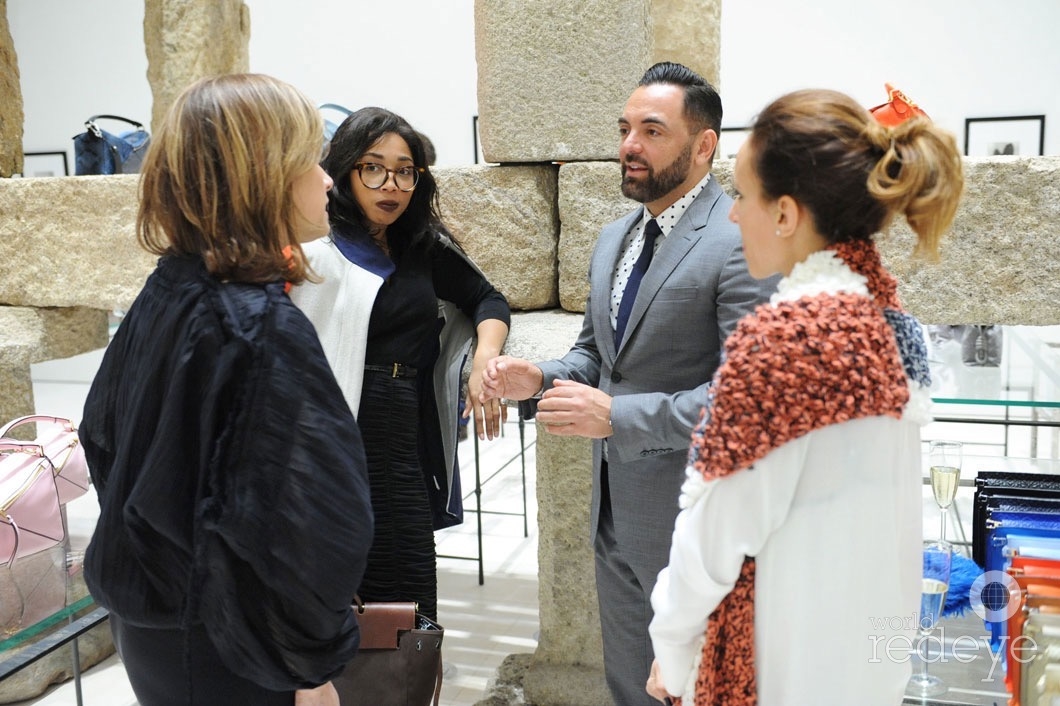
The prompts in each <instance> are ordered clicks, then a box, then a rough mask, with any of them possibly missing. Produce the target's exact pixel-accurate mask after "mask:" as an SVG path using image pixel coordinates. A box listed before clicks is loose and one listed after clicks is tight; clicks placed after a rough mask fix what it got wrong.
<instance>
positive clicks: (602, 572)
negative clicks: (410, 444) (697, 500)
mask: <svg viewBox="0 0 1060 706" xmlns="http://www.w3.org/2000/svg"><path fill="white" fill-rule="evenodd" d="M721 113H722V109H721V99H720V98H719V97H718V94H717V92H716V91H715V90H714V88H713V87H712V86H710V84H708V83H707V82H706V81H705V80H704V79H703V78H701V77H700V76H698V75H696V74H695V73H694V72H692V71H691V70H689V69H688V68H686V67H684V66H681V65H680V64H673V63H669V62H664V63H661V64H656V65H655V66H653V67H651V68H650V69H648V71H647V72H646V73H645V74H644V76H643V78H642V79H641V81H640V84H639V86H638V88H637V89H636V90H635V91H634V92H633V94H632V95H631V96H630V98H629V101H628V102H627V103H626V106H625V109H624V110H623V113H622V116H621V117H620V118H619V121H618V126H619V134H620V136H621V140H622V142H621V146H620V149H619V158H620V161H621V165H622V193H623V194H624V195H625V196H627V197H628V198H631V199H633V200H635V201H639V202H640V203H642V204H643V207H642V208H638V209H636V210H635V211H634V212H633V213H631V214H630V215H628V216H626V217H625V218H622V219H620V220H618V221H616V222H614V223H611V224H610V225H608V226H606V227H605V228H604V229H603V231H602V232H601V234H600V238H599V240H598V241H597V244H596V249H595V250H594V252H593V256H592V260H591V263H590V268H589V279H590V289H589V298H588V300H587V301H586V304H585V321H584V324H583V326H582V331H581V334H580V335H579V336H578V340H577V342H576V343H575V344H574V347H573V348H571V350H570V352H569V353H567V354H566V355H565V356H564V357H563V358H562V359H560V360H553V361H548V362H544V363H539V364H537V365H534V364H532V363H530V362H528V361H526V360H522V359H517V358H511V357H508V356H501V357H499V358H495V359H493V360H492V361H490V363H489V364H488V365H487V368H486V371H485V372H484V374H483V384H484V389H485V392H484V395H486V396H489V397H506V398H509V399H516V400H523V399H528V398H531V397H540V400H539V402H538V404H537V419H538V421H539V422H541V423H542V424H544V425H545V426H546V428H547V429H548V431H549V432H550V433H553V434H563V435H577V436H584V437H589V438H592V439H596V440H597V441H595V442H594V443H593V497H592V511H591V517H590V519H591V523H592V524H591V540H592V542H593V547H594V551H595V555H596V585H597V594H598V599H599V602H600V620H601V627H602V632H603V640H604V665H605V671H606V674H607V682H608V686H609V688H610V690H611V693H612V695H613V696H614V699H615V703H616V704H619V706H631V705H634V704H645V705H650V704H654V705H655V706H658V702H657V701H655V700H654V699H652V698H651V697H650V696H648V694H647V693H646V692H645V690H644V685H645V683H646V682H647V679H648V672H649V670H650V668H651V662H652V657H653V653H652V647H651V640H650V638H649V637H648V623H649V622H651V618H652V611H651V603H650V598H651V591H652V588H653V587H654V586H655V580H656V577H657V576H658V573H659V571H660V570H661V569H662V568H663V567H664V566H666V564H667V561H668V559H669V551H670V537H671V534H672V532H673V526H674V519H675V518H676V516H677V512H678V506H677V498H678V495H679V492H680V487H681V483H682V482H683V480H684V468H685V462H686V458H687V454H688V445H689V441H690V437H691V432H692V427H693V425H694V424H695V423H696V421H697V420H698V417H699V413H700V410H701V409H702V408H703V406H704V405H705V404H706V402H707V388H708V386H709V385H710V381H711V378H712V376H713V375H714V370H715V368H717V367H718V362H719V358H720V355H721V349H722V343H723V342H724V340H725V338H726V336H728V334H729V332H730V331H732V329H733V327H734V326H735V325H736V322H737V320H739V319H740V318H741V317H742V316H743V315H744V314H747V313H748V312H750V311H751V309H753V308H754V307H755V306H756V305H757V304H759V303H761V302H763V301H765V300H766V298H767V297H768V295H769V293H770V292H772V291H773V289H774V288H775V286H776V280H775V279H771V280H765V281H761V282H759V281H756V280H754V279H752V278H751V276H750V275H749V274H748V272H747V265H746V263H745V262H744V258H743V250H742V247H741V243H740V232H739V230H738V229H737V228H736V226H735V225H733V224H732V223H730V222H729V221H728V213H729V208H730V206H731V204H732V199H731V198H729V197H728V196H726V195H725V194H724V193H723V192H722V190H721V187H719V186H718V183H717V181H716V180H715V179H714V178H713V177H712V176H711V174H710V169H711V164H712V161H713V157H714V149H715V147H716V146H717V143H718V131H719V129H720V125H721ZM646 244H647V245H648V246H649V247H645V245H646ZM649 248H650V249H649ZM652 251H654V255H653V254H652ZM649 263H650V264H649ZM645 268H646V269H645ZM638 285H639V289H638Z"/></svg>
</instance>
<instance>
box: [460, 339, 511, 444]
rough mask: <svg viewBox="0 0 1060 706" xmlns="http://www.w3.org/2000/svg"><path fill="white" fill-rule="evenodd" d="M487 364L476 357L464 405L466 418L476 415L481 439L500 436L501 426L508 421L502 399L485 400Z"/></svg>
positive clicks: (472, 365)
mask: <svg viewBox="0 0 1060 706" xmlns="http://www.w3.org/2000/svg"><path fill="white" fill-rule="evenodd" d="M487 362H488V361H487V360H485V359H480V358H479V357H478V356H476V357H475V359H474V361H473V362H472V363H471V377H469V378H468V381H467V400H466V404H465V405H464V416H465V417H468V416H471V415H472V414H474V415H475V419H474V424H475V430H476V431H477V432H478V438H479V439H493V438H494V437H496V436H500V433H501V424H503V423H504V422H505V421H507V419H508V408H507V407H506V406H505V405H504V403H503V401H502V400H501V399H500V398H498V397H494V398H489V399H484V397H485V396H484V395H483V391H482V373H483V371H484V370H485V369H486V363H487Z"/></svg>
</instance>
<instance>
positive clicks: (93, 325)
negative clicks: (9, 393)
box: [0, 306, 108, 369]
mask: <svg viewBox="0 0 1060 706" xmlns="http://www.w3.org/2000/svg"><path fill="white" fill-rule="evenodd" d="M0 331H3V338H2V339H0V369H6V368H11V367H16V366H22V365H29V364H30V363H40V362H43V361H46V360H55V359H57V358H69V357H70V356H73V355H79V354H81V353H87V352H88V351H94V350H97V349H99V348H104V347H105V346H106V345H107V332H108V328H107V312H105V311H102V310H99V309H88V308H83V307H79V308H64V309H47V308H37V309H34V308H29V307H18V306H0Z"/></svg>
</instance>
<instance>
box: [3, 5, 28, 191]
mask: <svg viewBox="0 0 1060 706" xmlns="http://www.w3.org/2000/svg"><path fill="white" fill-rule="evenodd" d="M24 121H25V114H24V112H23V109H22V85H21V84H20V83H19V73H18V55H17V54H16V53H15V42H14V40H13V39H12V38H11V28H10V26H9V25H8V22H7V0H0V178H4V177H9V176H11V175H12V174H19V173H21V172H22V124H23V122H24Z"/></svg>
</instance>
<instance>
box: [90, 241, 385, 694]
mask: <svg viewBox="0 0 1060 706" xmlns="http://www.w3.org/2000/svg"><path fill="white" fill-rule="evenodd" d="M79 435H80V437H81V441H82V443H83V444H84V447H85V454H86V457H87V459H88V465H89V470H90V472H91V475H92V480H93V482H94V484H95V486H96V489H97V491H98V493H99V500H100V516H99V521H98V524H97V526H96V530H95V533H94V535H93V537H92V541H91V543H90V544H89V546H88V550H87V552H86V555H85V581H86V583H87V584H88V587H89V590H90V591H91V593H92V595H93V596H94V597H95V598H96V600H97V601H98V602H99V603H100V604H101V605H103V606H105V607H106V608H108V609H109V610H111V611H113V612H114V613H116V614H117V615H119V616H120V617H122V618H123V619H124V620H125V621H126V622H128V623H130V624H133V625H137V626H142V627H156V628H188V627H190V626H192V625H195V624H199V623H201V624H203V625H204V626H205V628H206V631H207V634H208V635H209V637H210V639H211V640H212V642H213V643H214V645H215V646H216V647H217V650H218V652H219V653H220V654H221V656H222V659H223V661H224V663H225V665H226V666H227V667H228V668H229V669H230V670H232V671H233V672H234V673H236V674H239V675H241V676H243V677H246V678H247V679H250V680H251V681H254V682H256V683H258V684H260V685H262V686H264V687H266V688H269V689H274V690H277V691H284V690H293V689H297V688H302V687H308V686H315V685H319V684H321V683H323V682H325V681H327V680H328V679H329V678H331V677H332V676H333V675H335V674H336V673H338V672H339V671H341V669H342V668H343V667H344V665H345V664H346V663H347V662H349V660H350V659H351V658H352V657H353V655H354V653H355V651H356V648H357V643H358V640H359V636H358V632H357V624H356V620H355V618H354V616H353V613H352V611H351V610H350V607H349V604H350V597H351V596H352V595H353V593H354V591H355V590H356V588H357V586H358V584H359V583H360V580H361V575H362V573H363V571H364V566H365V561H366V556H367V550H368V546H369V544H370V542H371V538H372V514H371V507H370V500H369V497H370V496H369V491H368V481H367V474H366V469H365V460H364V451H363V446H362V444H361V438H360V432H359V430H358V427H357V424H356V423H355V422H354V420H353V416H352V414H351V413H350V410H349V407H348V406H347V405H346V402H345V400H344V398H343V396H342V393H341V391H340V390H339V387H338V384H337V383H336V381H335V378H334V375H333V374H332V373H331V369H330V367H329V366H328V363H327V360H326V359H325V357H324V353H323V351H322V350H321V348H320V343H319V341H318V340H317V337H316V333H315V331H314V329H313V327H312V325H311V324H310V323H309V321H308V320H307V319H306V317H305V315H304V314H303V313H302V312H301V311H300V310H299V309H298V308H297V307H295V306H294V304H293V303H291V301H290V299H289V298H288V297H287V295H285V294H284V293H283V284H282V283H281V282H276V283H272V284H268V285H247V284H234V283H229V284H221V283H219V282H218V281H217V280H215V279H213V278H212V277H210V276H209V275H208V274H207V272H206V270H205V268H204V267H203V264H202V262H201V261H200V260H198V259H197V258H174V257H164V258H162V259H161V260H160V261H159V264H158V268H157V269H156V270H155V272H154V273H153V274H152V275H151V276H150V277H149V278H148V280H147V282H146V284H145V286H144V288H143V290H142V291H141V292H140V294H139V296H138V297H137V299H136V302H135V303H134V304H133V306H132V307H131V308H130V309H129V312H128V314H127V315H126V317H125V320H124V321H123V322H122V325H121V326H120V327H119V329H118V331H117V333H116V334H115V336H114V340H113V341H112V342H111V343H110V346H109V347H108V349H107V352H106V354H105V356H104V358H103V362H102V365H101V366H100V369H99V372H98V373H97V375H96V378H95V380H94V381H93V383H92V387H91V389H90V390H89V394H88V398H87V401H86V403H85V412H84V418H83V421H82V423H81V426H80V429H79Z"/></svg>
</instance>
